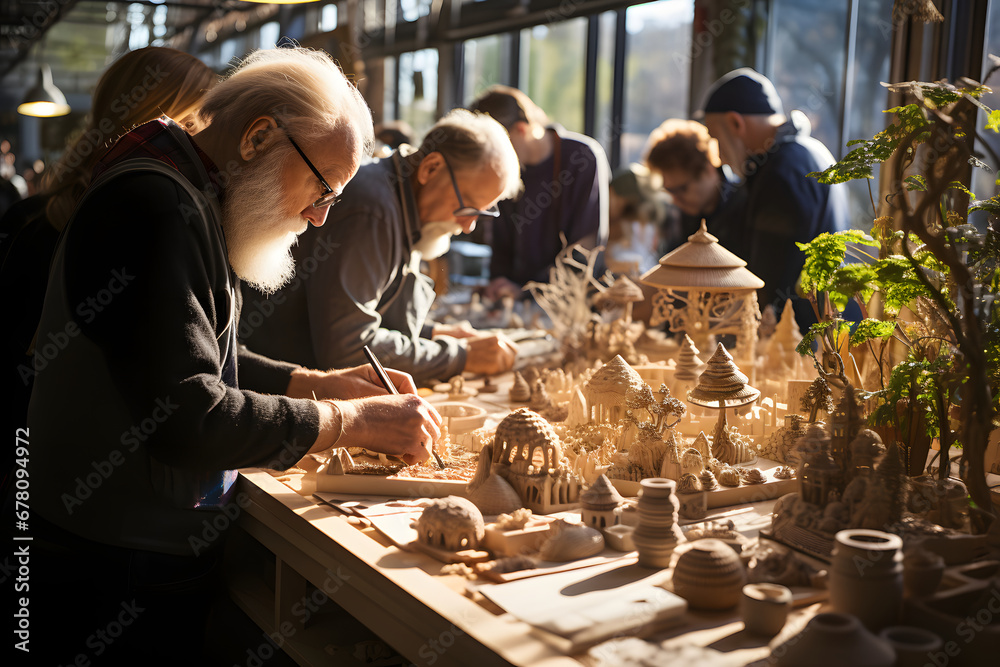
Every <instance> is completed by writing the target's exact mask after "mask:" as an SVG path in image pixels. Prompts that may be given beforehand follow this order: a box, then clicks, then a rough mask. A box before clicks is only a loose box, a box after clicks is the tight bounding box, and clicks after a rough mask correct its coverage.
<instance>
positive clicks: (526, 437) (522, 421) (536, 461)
mask: <svg viewBox="0 0 1000 667" xmlns="http://www.w3.org/2000/svg"><path fill="white" fill-rule="evenodd" d="M561 459H562V445H560V443H559V436H557V435H556V432H555V431H554V430H553V429H552V425H551V424H549V422H547V421H546V420H545V419H544V418H543V417H542V416H541V415H539V414H538V413H536V412H533V411H531V410H529V409H528V408H519V409H517V410H515V411H513V412H511V413H510V414H509V415H507V416H506V417H504V419H503V421H501V422H500V423H499V424H498V425H497V430H496V435H495V436H494V440H493V461H494V463H497V462H500V463H505V464H507V465H510V466H512V467H514V468H518V469H527V467H528V466H529V465H530V466H534V467H535V468H540V469H542V470H548V469H550V468H554V467H556V465H557V464H558V463H559V461H560V460H561Z"/></svg>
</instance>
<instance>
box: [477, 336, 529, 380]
mask: <svg viewBox="0 0 1000 667" xmlns="http://www.w3.org/2000/svg"><path fill="white" fill-rule="evenodd" d="M467 341H468V344H467V346H466V350H467V352H466V357H465V369H464V370H466V371H468V372H469V373H476V374H480V375H496V374H497V373H503V372H504V371H509V370H510V369H511V368H513V367H514V359H516V358H517V345H515V344H514V343H513V342H511V340H510V339H509V338H507V337H506V336H504V335H503V334H499V335H496V336H481V337H479V338H469V339H467Z"/></svg>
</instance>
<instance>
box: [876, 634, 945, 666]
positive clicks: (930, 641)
mask: <svg viewBox="0 0 1000 667" xmlns="http://www.w3.org/2000/svg"><path fill="white" fill-rule="evenodd" d="M878 636H879V637H881V638H882V639H883V640H885V641H887V642H888V643H889V644H890V645H891V646H892V648H893V649H894V650H895V651H896V667H923V666H924V665H926V664H931V662H932V661H931V655H932V654H934V653H937V652H938V651H939V650H941V644H942V641H941V638H940V637H938V636H937V635H936V634H934V633H933V632H931V631H930V630H924V629H923V628H915V627H912V626H909V625H892V626H890V627H888V628H884V629H883V630H882V632H880V633H878Z"/></svg>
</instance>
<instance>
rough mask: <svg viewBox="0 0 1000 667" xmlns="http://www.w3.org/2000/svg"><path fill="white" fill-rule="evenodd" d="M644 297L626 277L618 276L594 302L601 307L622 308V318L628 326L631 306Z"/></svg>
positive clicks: (637, 287)
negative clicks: (623, 309)
mask: <svg viewBox="0 0 1000 667" xmlns="http://www.w3.org/2000/svg"><path fill="white" fill-rule="evenodd" d="M644 298H645V296H644V295H643V293H642V290H641V289H639V286H638V285H636V284H635V283H634V282H632V281H631V280H629V279H628V276H619V277H618V278H617V279H616V280H615V283H614V284H613V285H612V286H611V287H609V288H608V289H606V290H605V291H604V292H602V293H600V294H598V295H597V296H596V297H595V298H594V301H595V303H600V304H602V305H609V306H611V305H615V306H624V308H625V314H624V315H623V318H624V320H625V323H626V324H628V323H630V322H631V321H632V304H633V303H637V302H639V301H642V300H643V299H644Z"/></svg>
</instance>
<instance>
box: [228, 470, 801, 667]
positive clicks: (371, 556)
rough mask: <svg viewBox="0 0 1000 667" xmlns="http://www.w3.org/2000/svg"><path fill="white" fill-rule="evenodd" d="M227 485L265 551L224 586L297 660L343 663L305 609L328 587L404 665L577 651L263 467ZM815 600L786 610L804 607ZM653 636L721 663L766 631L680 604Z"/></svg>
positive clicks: (546, 663) (763, 652)
mask: <svg viewBox="0 0 1000 667" xmlns="http://www.w3.org/2000/svg"><path fill="white" fill-rule="evenodd" d="M238 484H239V488H238V493H239V494H241V495H240V496H238V501H239V503H240V505H241V507H243V510H242V512H241V514H240V516H239V518H238V520H237V525H238V528H239V529H240V530H241V531H245V536H248V537H249V538H250V539H251V540H252V541H253V542H254V546H255V547H257V548H258V550H260V551H262V552H265V551H266V556H267V557H266V558H256V559H254V558H253V557H252V556H249V555H247V554H249V553H250V551H249V550H240V551H239V554H240V555H239V557H238V558H230V560H229V562H230V565H229V570H230V592H231V594H232V596H233V598H234V599H235V601H236V602H237V604H238V605H239V606H240V607H241V608H242V609H243V610H244V611H245V612H246V613H247V614H248V615H249V616H250V618H251V619H253V621H254V622H255V623H257V624H258V625H259V626H260V627H261V628H262V629H263V630H264V631H265V632H266V633H268V634H271V635H272V638H274V639H275V640H276V641H277V643H278V644H279V645H281V646H282V647H283V648H284V649H285V651H286V652H287V653H288V654H289V655H291V656H292V658H293V659H295V660H296V661H297V662H298V663H299V664H302V665H343V664H347V663H345V662H343V661H339V660H338V659H337V656H336V655H335V654H333V653H332V652H331V647H330V644H331V642H333V643H335V641H336V640H335V638H336V637H337V636H338V624H341V623H342V621H343V619H344V615H343V614H341V615H339V616H338V615H336V614H334V615H331V616H330V617H329V618H328V619H326V620H324V617H323V616H322V614H320V613H316V614H313V613H311V611H307V610H306V607H311V605H310V604H309V602H310V601H312V602H317V601H319V602H321V601H323V600H325V599H326V597H327V596H328V597H329V598H330V599H331V600H332V601H333V602H334V603H335V605H338V606H339V607H340V608H342V609H343V610H344V611H346V613H347V614H349V615H350V616H352V617H354V618H355V619H357V621H360V623H362V624H363V625H364V626H366V627H367V628H369V629H371V630H372V631H373V632H374V633H376V634H377V635H378V636H379V637H381V638H382V639H383V640H384V641H386V642H387V643H389V644H390V645H391V646H392V647H393V648H394V649H396V650H397V651H399V653H400V654H402V655H403V656H405V657H406V658H407V659H408V660H410V661H412V662H413V664H415V665H445V666H447V665H455V666H457V667H469V666H470V665H475V666H476V667H486V666H488V665H525V666H528V665H530V666H532V667H550V666H553V667H554V666H559V665H580V664H581V660H584V657H583V656H582V655H576V656H572V657H569V656H566V655H564V654H563V653H562V652H561V651H560V650H559V648H558V646H556V645H554V644H552V643H549V642H547V641H544V640H543V639H541V638H540V637H539V635H537V634H536V633H535V631H533V630H532V628H531V626H530V625H528V624H526V623H523V622H521V621H518V620H516V619H514V618H513V617H512V616H511V615H510V614H505V613H503V612H502V611H501V610H499V609H498V608H495V607H493V606H492V605H491V604H490V603H488V602H484V601H482V600H478V601H474V600H473V599H470V597H469V596H467V595H466V594H465V593H464V589H465V583H466V582H465V580H464V579H462V578H461V577H458V576H456V575H442V574H440V571H441V567H442V565H441V563H439V562H437V561H435V560H433V559H431V558H429V557H427V556H425V555H422V554H419V553H409V552H406V551H401V550H399V549H397V548H396V547H394V546H392V545H391V544H390V543H389V542H388V540H386V539H385V538H383V537H382V536H380V535H379V534H377V533H375V532H373V531H372V530H371V529H367V530H362V529H359V527H358V526H357V525H355V524H352V523H351V522H349V520H348V518H347V517H346V516H344V515H342V514H340V513H338V512H337V511H336V510H334V509H333V508H332V507H329V506H327V505H324V504H320V503H317V502H315V501H314V500H313V499H312V498H310V497H306V496H304V495H300V494H299V493H296V492H295V491H294V490H292V489H291V488H290V487H289V486H287V485H286V484H284V483H282V482H281V481H278V480H277V479H276V478H275V477H273V476H272V475H271V474H269V473H267V472H264V471H260V470H252V469H251V470H244V471H242V473H241V475H240V479H239V482H238ZM272 554H273V556H272ZM310 584H311V586H310ZM312 587H315V588H312ZM304 602H305V603H306V604H305V605H304V604H303V603H304ZM815 607H816V605H813V606H812V607H810V608H807V609H804V610H801V611H799V612H797V614H796V615H797V616H802V617H803V618H804V617H807V616H809V615H811V614H812V613H814V612H815V610H816V609H815ZM306 617H308V618H306ZM797 620H800V619H797ZM303 621H307V622H305V623H303ZM802 622H804V620H803V621H802ZM791 625H792V622H791V621H790V623H789V626H791ZM796 625H800V624H799V623H796ZM788 629H789V628H788V627H786V630H788ZM653 639H655V640H656V641H661V642H665V644H666V645H670V644H697V645H701V646H711V647H713V648H716V649H719V650H722V651H725V652H726V655H727V658H728V659H727V661H726V663H725V664H727V665H728V664H732V665H734V666H735V665H744V664H747V663H750V662H752V661H754V660H758V659H760V658H764V657H766V656H767V654H768V649H767V646H766V642H767V640H766V639H762V638H759V637H752V636H748V635H747V633H745V632H744V631H743V624H742V622H741V621H740V620H739V619H738V615H737V611H736V610H732V611H730V612H724V613H715V614H696V613H692V612H688V614H687V615H686V617H685V623H684V624H683V625H681V626H678V627H676V628H674V629H672V630H666V631H663V632H660V633H659V634H657V635H654V636H653ZM584 661H585V660H584ZM358 664H361V663H358Z"/></svg>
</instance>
